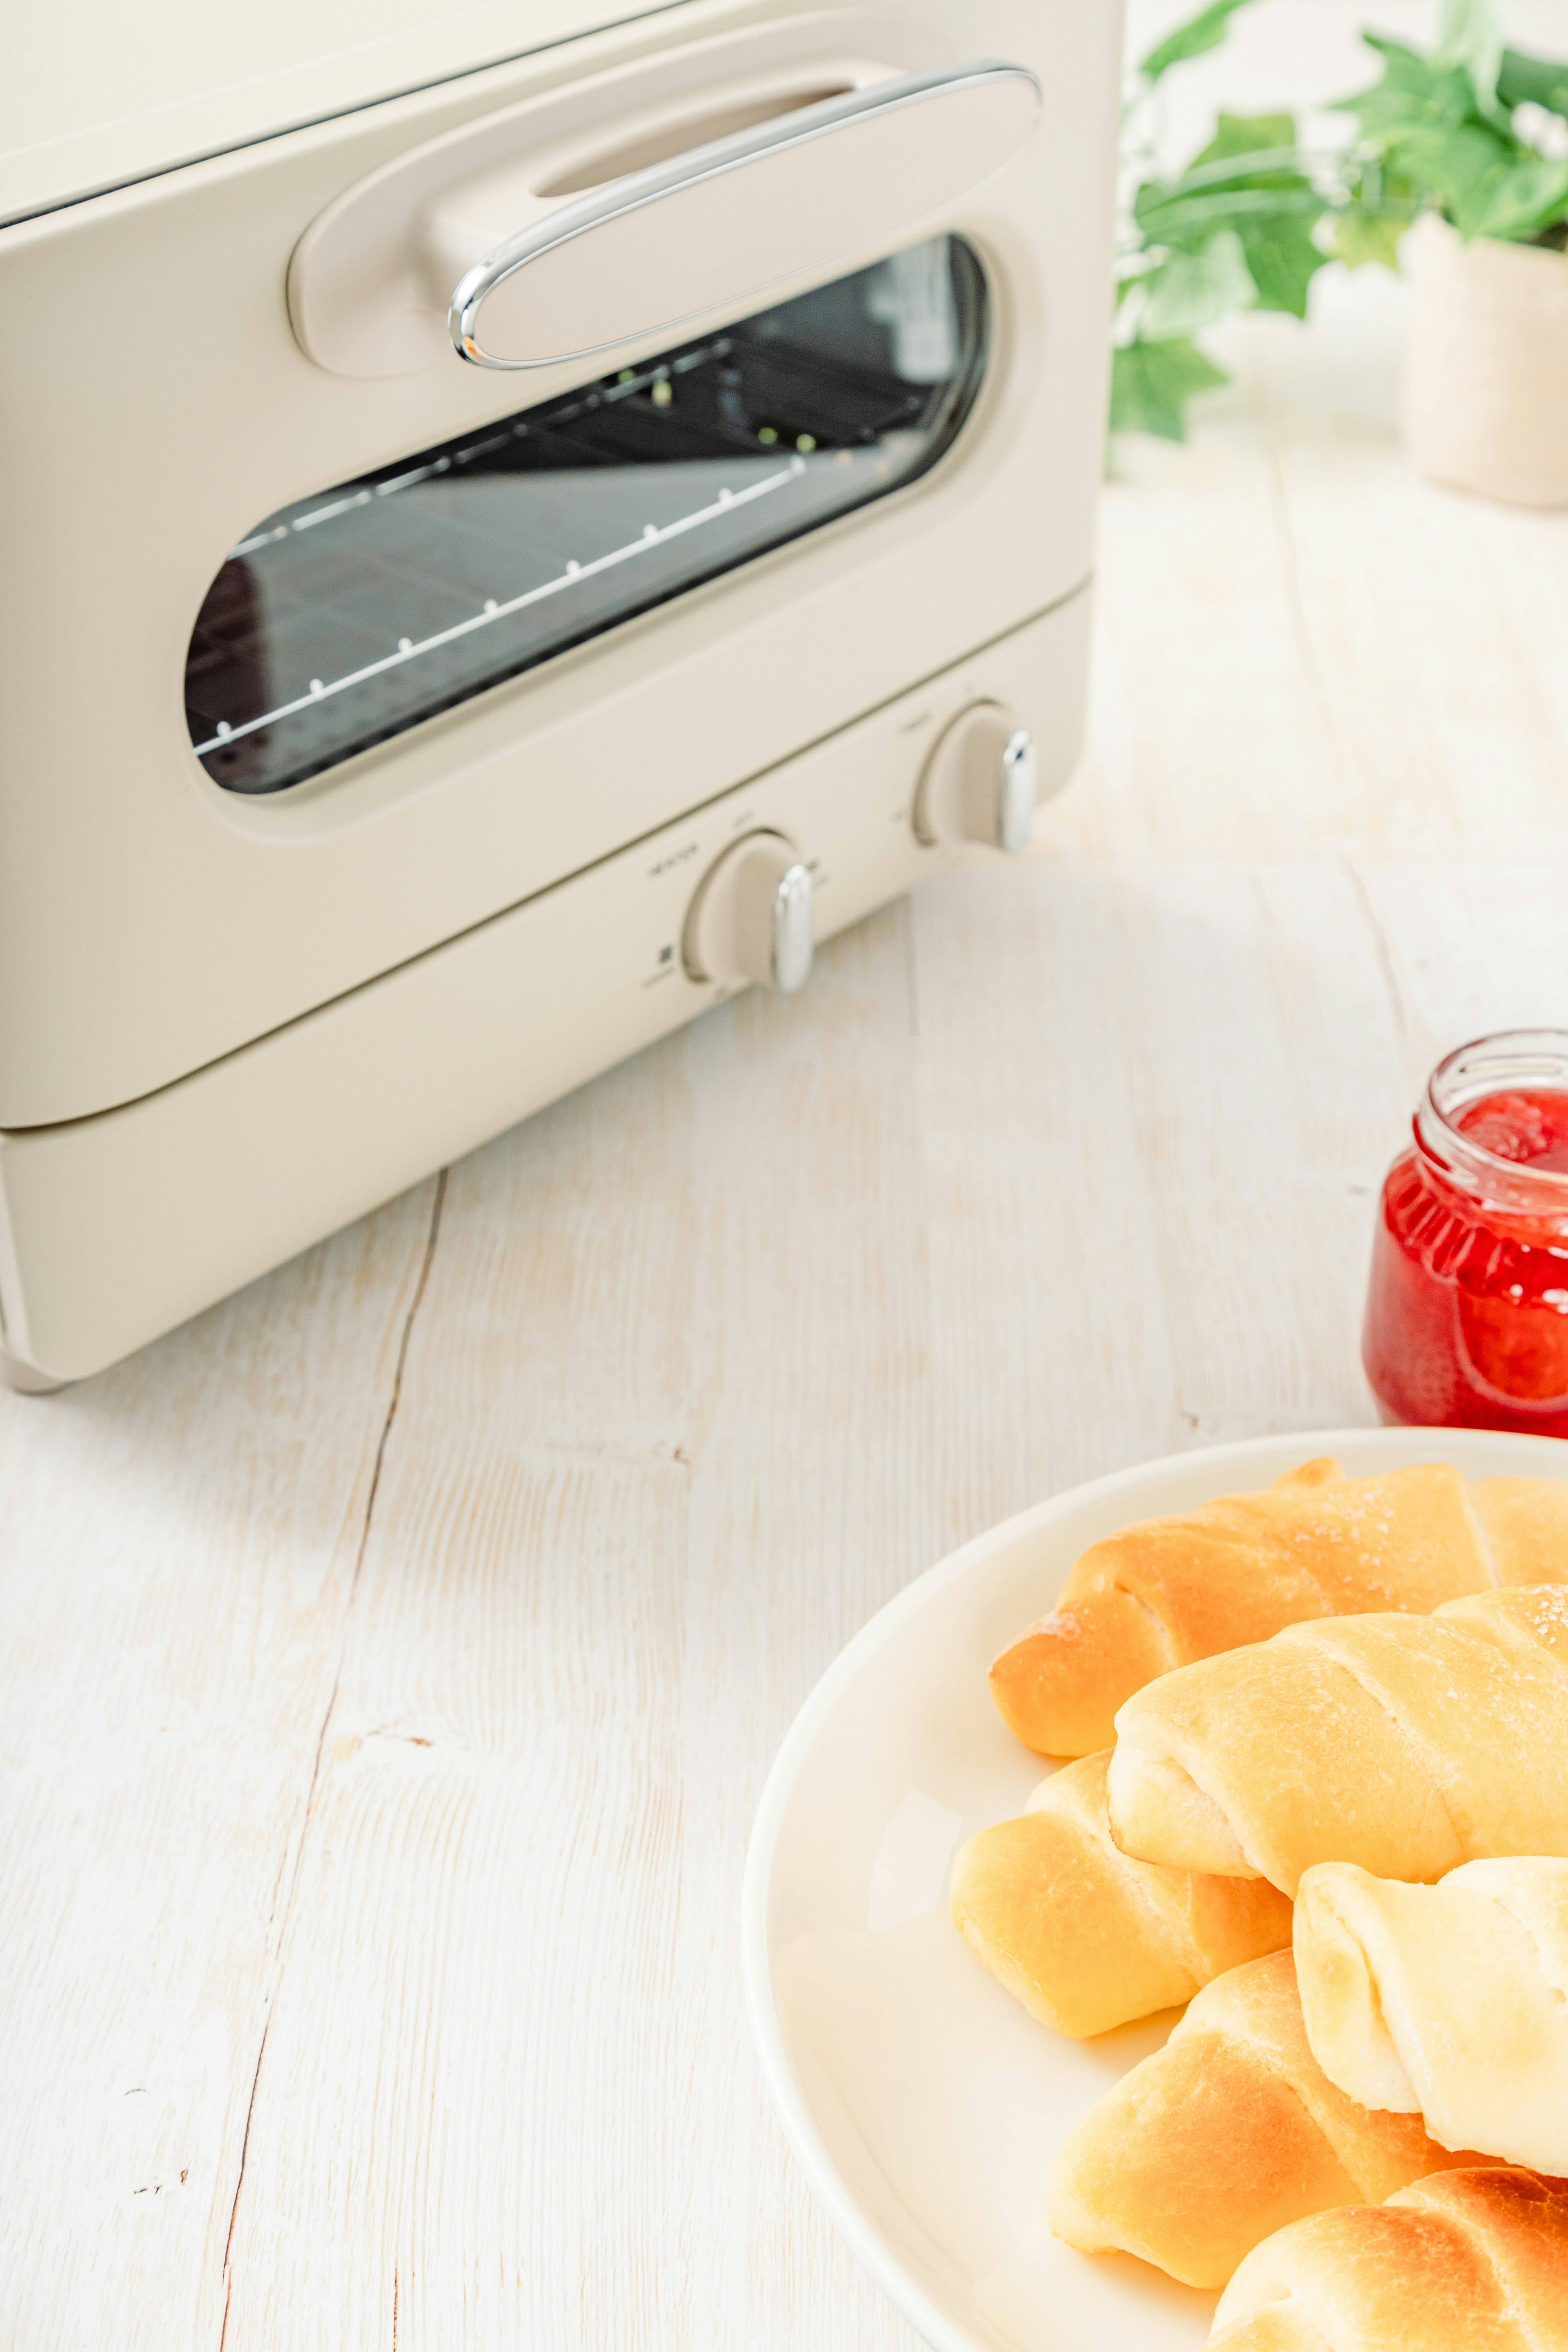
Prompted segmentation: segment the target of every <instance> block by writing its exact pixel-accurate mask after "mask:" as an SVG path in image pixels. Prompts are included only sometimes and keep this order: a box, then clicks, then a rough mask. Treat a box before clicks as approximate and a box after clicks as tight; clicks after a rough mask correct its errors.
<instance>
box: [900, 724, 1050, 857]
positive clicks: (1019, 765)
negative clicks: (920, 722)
mask: <svg viewBox="0 0 1568 2352" xmlns="http://www.w3.org/2000/svg"><path fill="white" fill-rule="evenodd" d="M1034 822H1035V739H1034V737H1033V736H1032V735H1031V734H1030V732H1029V730H1028V729H1027V728H1026V727H1020V726H1019V724H1018V722H1017V720H1016V719H1015V718H1014V716H1013V713H1012V712H1011V711H1010V710H1005V709H1003V707H1002V705H1001V704H1000V703H999V702H972V703H971V704H970V706H969V709H967V710H961V711H960V712H959V715H958V717H957V718H956V719H954V720H953V722H952V726H951V727H950V728H949V729H948V730H947V732H946V734H945V735H943V737H942V740H941V741H940V742H939V743H938V744H937V747H936V749H935V751H932V753H931V758H930V759H929V760H928V761H926V764H925V771H924V773H923V774H922V775H921V781H920V787H919V790H918V791H917V792H916V793H915V832H916V835H918V837H919V838H920V839H921V841H923V842H926V843H928V844H934V843H936V842H941V841H950V842H951V841H984V842H985V843H986V844H987V845H989V846H990V847H991V848H993V849H1006V850H1017V849H1022V848H1023V846H1024V845H1025V844H1026V841H1027V840H1028V838H1029V833H1030V829H1031V827H1032V826H1033V824H1034Z"/></svg>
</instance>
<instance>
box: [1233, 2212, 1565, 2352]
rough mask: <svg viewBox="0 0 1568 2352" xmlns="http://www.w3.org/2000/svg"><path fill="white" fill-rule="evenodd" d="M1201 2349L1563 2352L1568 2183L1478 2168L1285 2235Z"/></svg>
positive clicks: (1259, 2260)
mask: <svg viewBox="0 0 1568 2352" xmlns="http://www.w3.org/2000/svg"><path fill="white" fill-rule="evenodd" d="M1208 2340H1209V2347H1210V2352H1563V2347H1564V2346H1568V2181H1563V2180H1551V2179H1542V2177H1541V2176H1540V2175H1539V2174H1538V2173H1533V2172H1523V2171H1519V2170H1516V2169H1514V2168H1512V2167H1510V2166H1506V2165H1485V2166H1478V2167H1476V2168H1473V2169H1467V2170H1463V2171H1452V2172H1436V2173H1432V2174H1429V2175H1428V2176H1427V2178H1426V2179H1424V2180H1416V2181H1413V2182H1412V2183H1411V2185H1410V2187H1409V2188H1407V2189H1398V2190H1396V2191H1395V2193H1394V2196H1392V2197H1391V2198H1390V2199H1389V2200H1388V2202H1387V2203H1386V2204H1384V2205H1350V2206H1344V2207H1342V2208H1341V2210H1339V2211H1337V2212H1332V2213H1314V2214H1313V2215H1312V2216H1311V2218H1310V2220H1308V2221H1296V2222H1293V2223H1292V2224H1291V2226H1290V2227H1289V2229H1285V2230H1281V2231H1279V2233H1278V2235H1276V2236H1275V2237H1272V2238H1268V2239H1267V2240H1266V2241H1265V2242H1264V2243H1263V2244H1262V2245H1260V2246H1259V2247H1258V2249H1257V2250H1256V2252H1253V2253H1250V2254H1248V2255H1247V2260H1246V2261H1245V2262H1244V2263H1242V2265H1241V2267H1240V2269H1239V2270H1238V2271H1237V2273H1236V2276H1235V2277H1234V2278H1233V2279H1232V2280H1231V2283H1230V2284H1229V2285H1228V2286H1227V2287H1226V2291H1225V2293H1224V2294H1222V2295H1221V2297H1220V2299H1219V2309H1218V2310H1217V2311H1216V2312H1215V2324H1214V2333H1213V2335H1212V2336H1210V2337H1209V2339H1208Z"/></svg>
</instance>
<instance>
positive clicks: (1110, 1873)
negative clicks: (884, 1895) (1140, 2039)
mask: <svg viewBox="0 0 1568 2352" xmlns="http://www.w3.org/2000/svg"><path fill="white" fill-rule="evenodd" d="M1109 1762H1110V1757H1109V1756H1085V1757H1082V1758H1080V1759H1079V1761H1078V1762H1077V1763H1076V1764H1069V1765H1068V1766H1067V1767H1066V1769H1065V1770H1063V1771H1060V1772H1058V1773H1056V1774H1055V1775H1054V1776H1053V1777H1052V1779H1050V1780H1046V1781H1043V1782H1042V1783H1041V1785H1040V1787H1039V1788H1038V1789H1037V1790H1036V1791H1035V1794H1034V1796H1033V1797H1032V1798H1031V1799H1030V1800H1029V1810H1028V1811H1027V1812H1025V1813H1021V1814H1019V1816H1018V1817H1017V1819H1016V1821H1010V1822H996V1823H995V1825H994V1827H993V1828H991V1829H986V1830H982V1831H981V1832H980V1833H979V1835H978V1836H976V1837H972V1838H971V1839H970V1841H969V1843H968V1844H967V1845H965V1846H963V1847H962V1848H961V1849H960V1852H959V1854H958V1858H957V1860H956V1861H955V1863H954V1864H953V1869H952V1884H951V1886H950V1889H949V1898H948V1899H949V1907H950V1908H951V1910H952V1924H953V1926H954V1927H956V1928H957V1929H958V1931H959V1933H960V1935H961V1936H962V1937H963V1940H964V1942H965V1943H966V1944H967V1945H968V1946H969V1948H970V1950H971V1951H972V1952H973V1953H974V1954H975V1955H976V1957H977V1958H980V1959H981V1960H983V1961H984V1964H985V1966H986V1967H987V1968H988V1969H990V1971H991V1973H992V1975H993V1976H994V1977H995V1978H997V1979H999V1981H1000V1982H1001V1983H1003V1984H1005V1986H1006V1988H1007V1990H1008V1991H1009V1992H1010V1993H1013V1994H1015V1995H1016V1998H1017V1999H1018V2000H1021V2001H1022V2002H1023V2004H1024V2007H1025V2008H1026V2010H1027V2011H1029V2014H1030V2016H1031V2017H1037V2018H1038V2019H1039V2020H1040V2021H1041V2023H1042V2024H1043V2025H1052V2026H1055V2028H1056V2030H1057V2032H1058V2033H1070V2034H1073V2035H1075V2036H1077V2037H1078V2038H1079V2039H1080V2040H1081V2039H1082V2038H1083V2037H1084V2036H1085V2035H1087V2034H1090V2033H1104V2032H1108V2031H1109V2030H1110V2027H1111V2026H1113V2025H1125V2024H1126V2022H1127V2021H1128V2020H1129V2019H1130V2018H1133V2017H1147V2016H1148V2014H1149V2012H1150V2011H1151V2010H1155V2009H1169V2008H1170V2007H1172V2006H1173V2004H1174V2003H1176V2002H1178V2001H1184V2000H1191V1999H1192V1997H1193V1995H1194V1993H1195V1992H1196V1991H1197V1990H1198V1988H1199V1986H1200V1985H1205V1984H1207V1983H1208V1981H1209V1979H1210V1978H1211V1977H1216V1976H1219V1975H1221V1974H1222V1973H1223V1972H1224V1971H1225V1970H1226V1969H1232V1968H1235V1967H1236V1966H1237V1962H1238V1961H1241V1960H1251V1959H1256V1958H1258V1956H1259V1955H1260V1954H1262V1953H1264V1952H1275V1951H1279V1949H1280V1948H1281V1947H1282V1946H1283V1945H1286V1944H1288V1943H1289V1940H1290V1906H1289V1903H1288V1902H1287V1901H1286V1899H1285V1897H1284V1896H1283V1895H1280V1894H1279V1893H1278V1892H1277V1890H1276V1889H1275V1888H1274V1887H1272V1886H1270V1885H1268V1883H1267V1882H1266V1881H1265V1880H1262V1879H1251V1880H1248V1879H1242V1878H1208V1877H1194V1875H1193V1874H1192V1873H1191V1872H1189V1871H1185V1870H1162V1869H1160V1868H1159V1867H1158V1865H1157V1864H1152V1863H1147V1862H1133V1861H1131V1859H1130V1858H1129V1857H1128V1856H1127V1855H1126V1854H1124V1853H1121V1852H1120V1851H1119V1849H1118V1848H1117V1846H1116V1845H1115V1844H1114V1843H1113V1842H1112V1840H1111V1835H1110V1822H1109V1821H1108V1820H1107V1818H1106V1811H1105V1768H1106V1766H1107V1764H1108V1763H1109Z"/></svg>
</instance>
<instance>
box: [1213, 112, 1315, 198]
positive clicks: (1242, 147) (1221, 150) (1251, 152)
mask: <svg viewBox="0 0 1568 2352" xmlns="http://www.w3.org/2000/svg"><path fill="white" fill-rule="evenodd" d="M1295 147H1296V120H1295V117H1294V115H1290V114H1222V115H1221V116H1220V117H1219V120H1218V121H1217V122H1216V123H1215V133H1214V137H1213V138H1212V139H1211V140H1210V141H1209V143H1208V145H1207V146H1206V147H1205V148H1204V149H1202V150H1201V151H1200V152H1199V153H1197V154H1196V155H1194V157H1193V160H1192V162H1191V163H1190V164H1189V165H1188V166H1187V169H1188V170H1189V171H1197V170H1199V169H1201V168H1202V166H1203V165H1204V164H1205V163H1231V162H1235V161H1237V160H1238V159H1239V158H1241V157H1243V156H1247V157H1249V158H1250V157H1253V156H1258V155H1277V154H1279V153H1280V152H1281V151H1283V152H1284V153H1285V154H1286V155H1287V156H1288V157H1289V159H1290V160H1289V162H1288V163H1285V164H1284V165H1283V166H1282V167H1280V168H1275V167H1274V166H1272V165H1268V166H1265V167H1264V171H1263V173H1249V175H1248V178H1249V183H1250V184H1257V185H1259V186H1261V185H1263V184H1264V183H1265V180H1267V182H1268V184H1269V185H1271V186H1282V185H1285V184H1292V185H1294V184H1305V183H1304V182H1302V178H1301V171H1300V165H1299V164H1297V163H1295Z"/></svg>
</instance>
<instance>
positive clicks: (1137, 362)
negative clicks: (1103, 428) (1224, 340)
mask: <svg viewBox="0 0 1568 2352" xmlns="http://www.w3.org/2000/svg"><path fill="white" fill-rule="evenodd" d="M1229 381H1230V379H1229V377H1228V376H1227V375H1226V373H1225V370H1224V369H1223V368H1217V367H1215V364H1214V362H1213V361H1212V360H1207V359H1205V357H1204V355H1203V353H1202V352H1200V351H1199V349H1198V347H1197V345H1196V344H1195V343H1192V342H1189V341H1187V340H1186V338H1185V336H1181V335H1178V336H1173V337H1172V338H1171V339H1170V341H1166V342H1160V343H1144V342H1135V343H1123V344H1122V346H1121V349H1120V351H1117V352H1113V353H1112V354H1111V367H1110V429H1111V431H1112V432H1113V433H1154V434H1158V436H1160V438H1161V440H1163V441H1184V440H1185V439H1186V437H1187V419H1186V405H1187V403H1188V401H1189V400H1190V399H1191V398H1192V397H1193V394H1194V393H1198V392H1208V391H1210V390H1211V389H1212V388H1213V387H1214V385H1215V384H1218V383H1229Z"/></svg>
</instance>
